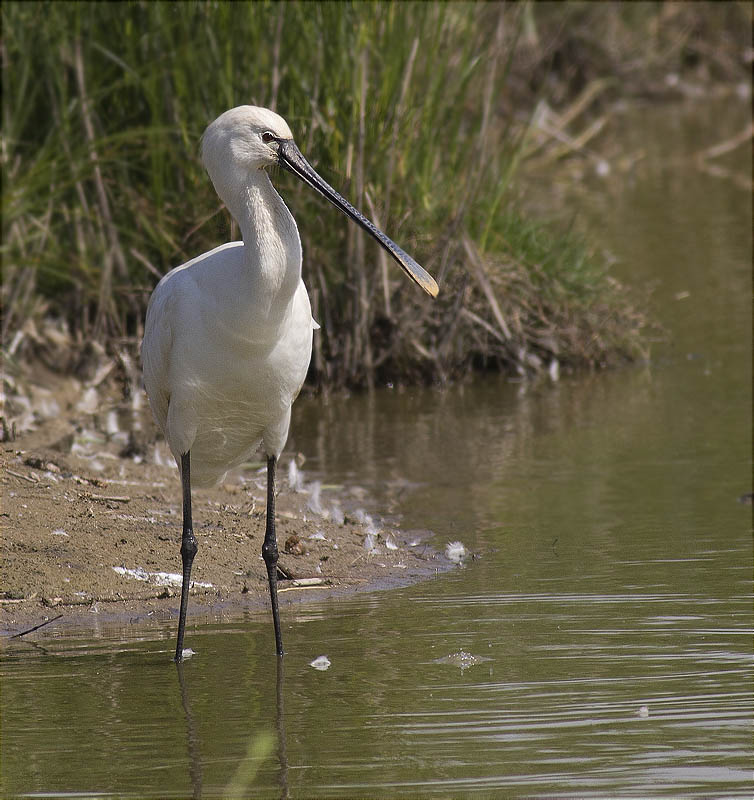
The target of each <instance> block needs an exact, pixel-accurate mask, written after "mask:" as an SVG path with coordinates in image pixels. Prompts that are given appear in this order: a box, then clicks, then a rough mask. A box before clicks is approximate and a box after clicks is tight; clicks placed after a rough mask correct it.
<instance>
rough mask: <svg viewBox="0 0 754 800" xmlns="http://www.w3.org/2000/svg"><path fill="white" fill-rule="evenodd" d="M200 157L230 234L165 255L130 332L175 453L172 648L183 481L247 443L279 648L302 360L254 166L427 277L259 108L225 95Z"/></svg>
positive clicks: (302, 301)
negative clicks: (263, 503) (261, 487)
mask: <svg viewBox="0 0 754 800" xmlns="http://www.w3.org/2000/svg"><path fill="white" fill-rule="evenodd" d="M202 161H203V163H204V166H205V167H206V169H207V172H208V173H209V177H210V179H211V181H212V184H213V185H214V187H215V191H216V192H217V194H218V195H219V196H220V199H221V200H222V201H223V202H224V203H225V206H226V207H227V209H228V210H229V211H230V213H231V214H232V215H233V217H234V218H235V220H236V222H237V223H238V225H239V228H240V230H241V234H242V241H240V242H228V243H226V244H223V245H220V246H219V247H216V248H215V249H214V250H210V251H209V252H208V253H204V254H203V255H200V256H197V257H196V258H193V259H191V260H190V261H187V262H186V263H185V264H183V265H182V266H180V267H176V268H175V269H173V270H171V271H170V272H168V273H167V275H165V276H164V277H163V278H162V280H161V281H160V282H159V283H158V284H157V286H156V288H155V290H154V292H153V293H152V297H151V299H150V301H149V306H148V308H147V317H146V323H145V327H144V340H143V342H142V346H141V355H142V362H143V366H144V388H145V389H146V392H147V395H148V397H149V404H150V406H151V407H152V412H153V414H154V417H155V419H156V421H157V424H158V426H159V428H160V430H161V431H162V432H163V434H164V436H165V439H166V440H167V442H168V445H169V446H170V450H171V451H172V453H173V456H174V458H175V460H176V463H177V464H178V468H179V471H180V477H181V487H182V494H183V533H182V537H181V549H180V553H181V562H182V566H183V575H182V586H181V609H180V615H179V618H178V636H177V641H176V650H175V660H176V661H178V662H180V661H182V659H183V653H184V651H183V636H184V630H185V627H186V609H187V606H188V595H189V586H190V583H191V566H192V564H193V561H194V557H195V555H196V552H197V541H196V537H195V536H194V533H193V524H192V518H191V487H192V485H194V486H211V485H215V484H217V483H220V482H221V481H222V480H223V479H224V478H225V475H226V474H227V472H228V470H230V469H232V468H234V467H237V466H239V465H240V464H242V463H244V462H245V461H247V460H248V458H249V457H250V456H251V455H252V454H253V453H254V452H255V451H256V450H257V449H259V447H260V445H261V447H262V449H263V452H264V454H265V456H266V458H267V513H266V524H265V537H264V543H263V545H262V558H263V559H264V562H265V565H266V567H267V578H268V581H269V587H270V603H271V606H272V619H273V625H274V629H275V647H276V652H277V654H278V655H279V656H282V655H283V641H282V637H281V634H280V615H279V612H278V598H277V561H278V548H277V540H276V537H275V468H276V465H277V461H278V458H279V457H280V453H281V452H282V450H283V447H284V445H285V442H286V439H287V438H288V427H289V425H290V420H291V406H292V404H293V401H294V400H295V399H296V396H297V395H298V393H299V390H300V389H301V386H302V384H303V382H304V379H305V378H306V373H307V370H308V368H309V360H310V358H311V351H312V333H313V331H314V330H315V329H316V328H318V327H319V326H318V325H317V323H316V322H315V321H314V319H313V318H312V313H311V306H310V304H309V296H308V294H307V292H306V287H305V286H304V283H303V281H302V279H301V240H300V238H299V234H298V228H297V227H296V221H295V220H294V218H293V216H292V215H291V213H290V211H289V210H288V208H287V207H286V205H285V203H284V202H283V200H282V198H281V197H280V195H279V194H278V193H277V192H276V191H275V189H274V187H273V185H272V183H271V181H270V179H269V177H268V175H267V172H266V171H265V170H266V168H267V167H273V166H275V165H277V166H280V167H283V169H286V170H288V171H289V172H292V173H293V174H294V175H296V176H297V177H298V178H300V179H301V180H302V181H303V182H304V183H305V184H307V185H308V186H310V187H311V188H312V189H314V190H316V191H317V192H319V193H320V194H321V195H322V196H323V197H325V198H326V199H327V200H329V201H330V202H331V203H332V204H333V205H334V206H336V207H337V208H339V209H340V210H341V211H342V212H343V213H344V214H346V215H347V216H348V217H350V218H351V219H352V220H354V221H355V222H356V223H358V224H359V225H360V226H361V227H362V228H364V230H366V231H367V233H369V234H371V235H372V236H373V237H374V238H375V239H376V240H377V241H378V242H379V243H380V245H382V247H384V248H385V250H387V251H388V253H390V255H391V256H392V257H393V258H394V259H395V260H396V261H397V262H398V264H399V265H400V266H401V267H402V268H403V270H404V271H405V272H406V274H407V275H408V276H409V277H410V278H411V279H412V280H414V281H415V282H416V283H418V284H419V286H421V288H422V289H424V291H425V292H427V293H428V294H429V295H431V296H432V297H435V296H436V295H437V291H438V288H437V283H436V282H435V280H434V279H433V278H432V276H431V275H430V274H429V273H428V272H426V271H425V270H424V269H423V268H422V267H420V266H419V264H417V263H416V261H414V259H413V258H411V256H409V255H408V254H407V253H406V252H404V251H403V250H402V249H401V248H400V247H398V245H396V244H395V243H394V242H393V241H392V240H391V239H389V238H388V237H387V236H386V235H385V234H384V233H382V231H380V230H378V229H377V227H375V225H374V224H373V223H372V222H370V221H369V220H368V219H366V217H364V216H363V214H361V213H360V212H359V211H357V210H356V209H355V208H354V207H353V206H352V205H351V204H350V203H349V202H348V201H347V200H345V199H344V198H343V197H341V196H340V195H339V194H338V193H337V192H336V191H335V189H333V188H332V187H331V186H329V185H328V184H327V183H326V182H325V181H324V180H323V179H322V178H321V177H320V176H319V175H318V174H317V173H316V172H315V170H314V169H313V168H312V166H311V165H310V164H309V163H308V162H307V160H306V159H305V158H304V156H303V155H302V154H301V151H300V150H299V149H298V147H296V145H295V143H294V141H293V135H292V134H291V131H290V128H289V127H288V125H287V123H286V122H285V120H284V119H283V118H282V117H280V116H279V115H278V114H276V113H275V112H273V111H270V110H269V109H266V108H258V107H255V106H238V107H237V108H232V109H230V110H229V111H226V112H225V113H223V114H221V115H220V116H219V117H218V118H217V119H216V120H215V121H214V122H212V123H210V125H209V126H208V127H207V129H206V131H205V132H204V136H203V137H202Z"/></svg>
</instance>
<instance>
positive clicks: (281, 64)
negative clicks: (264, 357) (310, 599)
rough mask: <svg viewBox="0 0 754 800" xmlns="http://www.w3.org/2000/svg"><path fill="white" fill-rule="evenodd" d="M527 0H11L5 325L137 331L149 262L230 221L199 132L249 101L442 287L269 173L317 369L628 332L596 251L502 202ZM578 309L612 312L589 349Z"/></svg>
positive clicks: (152, 270) (415, 366)
mask: <svg viewBox="0 0 754 800" xmlns="http://www.w3.org/2000/svg"><path fill="white" fill-rule="evenodd" d="M526 9H527V7H526V6H516V7H510V6H507V5H497V4H465V3H448V4H445V3H433V4H427V3H391V4H382V3H297V2H296V3H285V4H284V3H281V4H274V3H199V2H180V3H163V2H154V3H153V2H133V3H128V4H125V3H124V4H118V3H116V4H109V3H69V2H55V3H45V4H32V3H15V2H6V3H4V4H3V5H2V19H3V42H2V73H3V132H2V151H1V153H0V155H1V157H2V165H3V172H4V180H3V187H2V211H3V244H2V256H3V268H4V277H3V303H4V318H3V334H4V339H7V337H8V335H9V334H11V333H13V332H14V331H18V330H20V329H22V328H23V326H24V324H26V321H27V320H29V319H31V318H34V317H35V316H39V315H41V314H44V313H50V314H55V315H59V316H62V317H64V318H65V319H67V321H68V323H69V325H70V326H71V329H72V330H73V332H74V334H75V335H76V336H77V337H78V338H79V339H85V338H86V337H90V336H97V337H103V338H105V339H107V338H108V337H115V338H132V339H136V338H138V337H140V334H141V326H142V319H143V312H144V308H145V306H146V301H147V299H148V296H149V293H150V291H151V288H152V286H153V285H154V283H155V281H156V280H157V278H158V277H159V276H160V275H161V274H164V273H165V272H166V271H167V270H168V269H169V268H171V267H172V266H175V265H177V264H179V263H181V262H182V261H184V260H186V259H188V258H190V257H192V256H194V255H196V254H198V253H200V252H202V251H204V250H206V249H209V248H211V247H213V246H215V245H217V244H218V243H219V242H222V241H225V240H227V239H228V238H229V237H231V236H233V237H235V236H237V235H238V234H237V231H235V230H234V225H233V224H232V222H231V220H230V218H229V216H228V214H227V212H225V211H224V209H223V208H222V207H221V205H220V201H219V200H218V198H217V197H216V195H215V194H214V192H213V190H212V187H211V185H210V183H209V181H208V179H207V177H206V175H205V173H204V171H203V169H202V167H201V164H200V162H199V159H198V143H199V138H200V135H201V132H202V130H203V129H204V127H205V126H206V124H207V123H208V122H209V121H211V120H212V119H213V118H214V117H215V116H217V115H218V114H219V113H221V112H222V111H223V110H225V109H227V108H229V107H231V106H234V105H238V104H241V103H251V104H257V105H265V106H269V107H272V108H274V109H276V110H277V111H278V112H279V113H281V114H282V115H283V116H284V117H285V118H286V119H287V120H288V122H289V124H290V126H291V128H292V130H293V131H294V133H295V135H296V139H297V141H298V143H299V146H300V147H301V149H302V150H303V151H304V153H305V154H307V156H308V157H309V159H310V160H311V162H312V163H313V164H314V166H315V167H316V168H317V169H318V170H319V171H320V172H321V173H322V174H323V175H324V176H325V177H326V178H327V179H328V180H329V182H330V183H332V184H334V185H335V186H336V187H337V188H338V189H340V190H341V191H342V192H343V194H345V195H346V196H347V197H349V198H350V199H351V200H352V201H353V202H354V204H355V205H357V206H358V207H360V208H362V210H364V211H365V212H366V213H367V214H368V215H370V216H372V217H373V218H374V219H375V221H376V222H377V223H378V224H379V225H380V226H381V227H382V228H383V229H384V230H386V231H387V232H388V233H389V235H390V236H391V237H392V238H394V239H395V240H396V241H398V242H399V243H401V245H402V246H403V247H404V248H405V249H407V250H408V251H409V252H411V253H412V254H415V255H416V257H417V259H418V260H419V261H420V262H421V263H423V264H424V265H425V266H426V267H427V268H428V269H429V270H430V271H432V272H433V273H435V274H436V275H437V277H438V279H439V281H440V283H441V286H442V291H441V297H440V300H439V301H438V302H437V303H436V304H434V305H433V304H432V302H431V301H430V300H428V299H424V298H422V297H421V296H420V295H419V293H418V292H416V291H415V289H414V287H412V286H411V285H409V284H408V283H407V282H406V281H405V280H404V279H403V277H402V276H401V275H400V274H399V272H398V270H396V269H394V268H393V266H391V265H390V264H388V263H387V262H386V261H385V258H384V255H383V254H382V253H381V251H379V250H378V248H376V247H375V246H374V245H373V244H372V243H371V242H369V241H367V240H366V239H365V238H364V237H363V236H362V234H361V233H360V232H358V231H357V230H356V229H355V227H354V226H351V225H348V224H346V222H345V221H344V220H342V219H339V218H336V217H335V216H334V215H333V213H332V211H331V209H330V208H329V207H327V206H326V205H325V204H324V203H323V202H322V201H321V200H320V199H319V198H318V197H316V196H314V195H313V194H312V193H311V192H309V191H308V190H306V189H305V188H303V187H301V186H300V185H299V184H297V183H296V182H295V181H294V180H292V179H291V177H290V176H288V175H284V174H281V175H279V176H277V177H276V182H277V183H278V184H279V185H280V187H281V193H282V194H283V195H284V197H285V199H286V202H287V203H288V204H289V205H290V206H291V208H292V210H293V212H294V215H295V216H296V219H297V220H298V223H299V227H300V228H301V234H302V240H303V241H304V245H305V255H304V259H305V266H304V277H305V281H306V283H307V285H308V287H309V290H310V294H311V296H312V300H313V306H314V313H315V316H316V317H317V318H318V319H319V321H320V322H321V323H322V325H323V330H322V332H321V334H320V335H319V336H318V337H317V339H316V346H315V353H314V358H313V364H312V378H313V379H314V380H315V381H318V382H320V383H326V384H351V385H365V384H371V383H374V382H375V381H382V380H391V379H393V378H396V377H397V378H398V379H401V380H404V379H405V380H411V379H417V378H418V379H438V378H439V379H444V378H448V377H453V376H455V375H458V374H460V373H461V372H463V371H464V370H465V369H466V368H468V367H469V365H471V364H477V365H478V364H487V365H490V364H493V363H494V364H497V365H503V366H505V365H507V366H508V367H509V368H511V367H517V368H519V369H521V368H522V365H523V368H526V369H529V368H533V365H535V364H536V361H537V360H538V361H539V362H540V363H545V362H546V361H547V360H548V359H550V358H552V357H558V358H559V359H561V360H563V361H569V360H570V361H572V362H573V363H587V364H588V363H598V362H600V361H602V360H605V359H608V358H611V357H613V356H614V355H615V354H623V355H626V354H629V355H630V354H631V353H634V352H636V349H637V342H638V341H639V340H638V339H637V338H636V332H637V330H638V328H639V327H640V326H641V322H640V318H639V316H638V315H635V314H634V312H632V311H631V310H630V308H629V307H628V306H627V305H626V304H625V301H624V300H623V298H622V297H621V295H620V292H618V291H615V290H614V289H613V288H612V287H611V286H610V285H609V284H608V282H607V281H606V280H605V279H604V276H603V274H602V271H601V270H600V269H599V268H598V266H597V265H596V264H595V262H593V261H592V260H591V259H590V258H588V257H587V256H585V254H584V250H583V248H579V247H578V246H575V245H568V246H563V244H562V242H557V243H556V244H554V247H555V251H556V252H558V253H560V256H559V257H558V258H557V259H553V258H552V257H548V256H547V254H542V253H540V252H539V251H538V250H537V248H536V247H534V248H533V247H532V242H533V241H534V240H536V239H537V237H536V236H535V235H534V234H532V233H531V231H532V226H531V225H528V226H527V225H525V224H524V223H523V222H522V221H521V219H520V217H519V215H518V214H517V212H516V211H515V204H514V203H513V201H512V199H511V192H510V191H509V187H510V185H511V180H512V178H513V176H514V174H515V170H516V166H517V163H518V159H519V158H520V155H521V152H522V150H521V144H522V140H523V137H524V136H525V134H526V128H527V119H526V117H525V116H524V117H523V118H521V117H520V116H515V115H512V113H511V112H510V110H509V104H508V103H507V102H506V97H507V93H508V91H509V85H508V77H509V67H510V59H511V54H512V52H513V49H514V47H515V44H516V41H517V38H518V36H519V34H520V31H521V29H522V25H521V21H522V19H523V15H524V13H525V11H526ZM527 232H528V233H527ZM514 271H515V274H516V278H515V283H516V286H517V288H516V292H514V293H511V291H510V289H511V285H512V284H511V281H512V280H513V279H512V278H511V275H512V273H513V272H514ZM524 286H528V287H529V289H530V291H532V292H535V293H537V299H536V303H535V304H536V305H537V310H536V313H533V314H530V313H529V311H530V310H531V308H533V305H532V304H533V302H534V301H533V300H532V298H531V297H528V296H525V294H524ZM517 293H518V294H520V295H521V296H520V297H518V294H517ZM516 297H518V299H515V302H514V300H512V298H516ZM595 298H597V300H595ZM511 303H513V305H511ZM517 304H518V305H517ZM526 304H528V308H529V310H527V305H526ZM506 316H507V319H508V320H513V322H509V321H507V320H506ZM564 317H568V318H569V320H572V319H577V320H579V322H578V325H577V326H576V327H577V328H578V329H579V330H581V331H582V332H584V334H585V339H584V342H593V341H594V340H595V337H594V335H593V326H594V325H598V326H599V325H603V324H604V323H605V321H606V320H607V319H609V320H611V321H612V323H613V324H612V325H611V327H610V331H609V333H607V332H606V333H605V335H604V336H603V337H602V340H601V341H602V345H603V348H602V349H599V351H594V349H593V348H592V346H591V344H590V345H588V346H587V345H586V344H585V343H584V342H581V343H580V344H579V345H578V346H574V345H575V344H576V343H575V342H574V341H571V338H569V336H563V335H562V332H561V331H559V329H558V325H559V323H558V322H556V321H557V320H559V319H561V318H564ZM501 320H502V323H503V324H502V325H501ZM516 320H518V322H515V321H516ZM616 321H617V323H616ZM572 329H573V325H571V326H570V328H569V330H572ZM606 330H607V329H606ZM543 331H546V332H543ZM556 340H557V341H556ZM529 356H533V357H532V358H530V357H529Z"/></svg>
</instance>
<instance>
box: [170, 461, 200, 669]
mask: <svg viewBox="0 0 754 800" xmlns="http://www.w3.org/2000/svg"><path fill="white" fill-rule="evenodd" d="M190 463H191V459H190V456H189V453H184V454H183V455H182V456H181V487H182V488H183V537H182V538H181V560H182V561H183V582H182V584H181V613H180V616H179V617H178V641H177V642H176V646H175V660H176V661H177V662H180V661H183V632H184V630H185V628H186V609H187V608H188V596H189V586H191V565H192V564H193V563H194V556H195V555H196V551H197V550H198V549H199V548H198V547H197V544H196V538H195V537H194V528H193V525H192V522H191V466H190Z"/></svg>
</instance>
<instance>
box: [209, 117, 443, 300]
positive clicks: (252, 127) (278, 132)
mask: <svg viewBox="0 0 754 800" xmlns="http://www.w3.org/2000/svg"><path fill="white" fill-rule="evenodd" d="M202 161H203V162H204V166H205V167H206V168H207V172H208V173H209V176H210V178H211V179H212V183H213V184H214V186H215V189H216V190H217V193H218V194H219V195H220V197H221V198H223V199H225V200H226V203H227V199H226V197H227V196H229V195H230V192H228V190H229V189H231V188H232V187H240V186H243V185H244V184H245V182H246V180H247V179H250V178H251V173H252V172H254V171H255V170H260V169H264V168H265V167H269V166H272V165H275V164H277V165H278V166H280V167H282V168H283V169H285V170H287V171H288V172H291V173H293V174H294V175H295V176H296V177H297V178H299V179H300V180H301V181H303V182H304V183H305V184H307V186H310V187H311V188H312V189H314V190H315V191H316V192H319V194H321V195H322V196H323V197H324V198H326V199H327V200H329V201H330V202H331V203H332V204H333V205H334V206H335V207H336V208H338V209H340V210H341V211H342V212H343V213H344V214H345V215H346V216H348V217H350V218H351V219H352V220H353V221H354V222H356V223H357V224H358V225H360V226H361V227H362V228H363V229H364V230H365V231H366V232H367V233H369V234H370V235H371V236H373V237H374V238H375V239H376V240H377V241H378V242H379V244H380V245H381V246H382V247H384V248H385V250H387V252H388V253H390V255H391V256H392V257H393V258H394V259H395V260H396V261H397V262H398V264H400V266H401V267H402V268H403V270H404V271H405V272H406V274H407V275H408V276H409V277H410V278H411V280H413V281H415V282H416V283H417V284H419V286H421V288H422V289H424V291H425V292H427V294H429V295H431V296H432V297H435V296H436V295H437V291H438V289H437V283H436V282H435V279H434V278H433V277H432V276H431V275H430V274H429V273H428V272H427V271H426V270H425V269H424V268H423V267H421V266H420V265H419V264H417V263H416V261H414V259H413V258H411V256H410V255H408V253H406V252H405V251H404V250H402V249H401V248H400V247H398V245H397V244H395V242H393V241H392V239H389V238H388V237H387V236H386V235H385V234H384V233H383V232H382V231H381V230H379V229H378V228H377V227H376V226H375V225H374V223H372V222H370V221H369V220H368V219H367V218H366V217H365V216H364V215H363V214H362V213H361V212H360V211H357V210H356V209H355V208H354V207H353V206H352V205H351V204H350V203H349V202H348V201H347V200H346V199H345V198H343V197H341V195H339V194H338V193H337V192H336V191H335V189H333V188H332V186H330V185H329V184H328V183H327V182H326V181H325V180H324V179H323V178H322V177H321V176H320V175H318V174H317V172H316V171H315V170H314V168H313V167H312V166H311V164H310V163H309V162H308V161H307V160H306V159H305V158H304V156H303V155H302V154H301V151H300V150H299V149H298V147H296V144H295V142H294V141H293V134H292V133H291V130H290V128H289V127H288V124H287V123H286V121H285V120H284V119H283V118H282V117H281V116H280V115H279V114H276V113H275V112H274V111H270V110H269V109H267V108H258V107H257V106H238V107H237V108H231V109H230V110H229V111H226V112H225V113H224V114H221V115H220V116H219V117H218V118H217V119H216V120H215V121H214V122H212V123H211V124H210V125H209V126H208V127H207V130H206V131H205V132H204V136H203V137H202Z"/></svg>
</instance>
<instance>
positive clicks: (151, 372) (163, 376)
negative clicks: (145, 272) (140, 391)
mask: <svg viewBox="0 0 754 800" xmlns="http://www.w3.org/2000/svg"><path fill="white" fill-rule="evenodd" d="M159 288H160V287H158V288H157V290H155V292H154V294H153V295H152V298H151V299H150V301H149V306H148V307H147V318H146V322H145V325H144V339H143V341H142V343H141V361H142V364H143V367H144V389H145V390H146V393H147V397H149V405H150V406H151V407H152V413H153V414H154V417H155V420H156V421H157V424H158V425H159V426H160V429H161V430H162V432H163V434H164V433H165V425H166V422H167V417H168V405H169V402H170V386H169V384H168V374H169V369H168V364H169V360H170V351H171V349H172V347H173V329H172V326H171V324H170V319H171V314H170V309H169V307H168V306H170V305H171V295H170V293H169V292H160V291H159Z"/></svg>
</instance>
